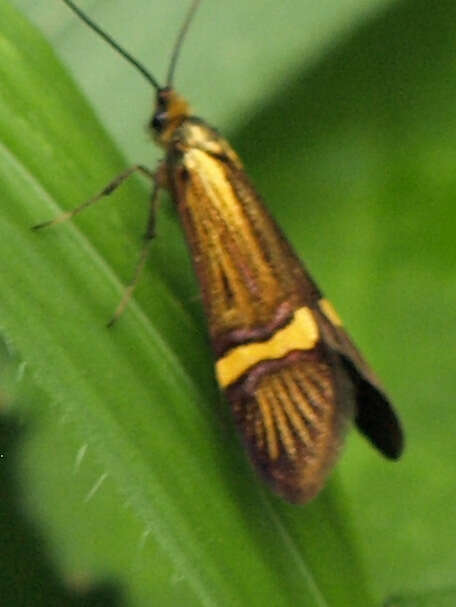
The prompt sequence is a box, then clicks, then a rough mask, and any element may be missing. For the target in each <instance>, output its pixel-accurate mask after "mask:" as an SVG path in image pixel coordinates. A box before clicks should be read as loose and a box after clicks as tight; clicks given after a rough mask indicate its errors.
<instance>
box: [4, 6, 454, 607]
mask: <svg viewBox="0 0 456 607" xmlns="http://www.w3.org/2000/svg"><path fill="white" fill-rule="evenodd" d="M12 4H14V6H15V7H16V8H17V9H19V10H20V12H21V13H22V15H25V16H26V17H27V18H28V19H30V20H31V21H32V22H34V23H35V24H36V25H38V26H39V28H40V29H41V31H42V32H43V33H44V35H45V37H46V38H47V39H48V41H49V42H50V43H51V44H52V46H53V47H54V49H55V51H56V52H57V53H58V55H59V56H60V58H62V59H63V60H64V62H65V63H66V65H67V67H68V69H69V70H70V71H71V73H72V77H73V78H74V79H75V80H76V81H77V83H78V86H79V87H80V88H81V89H82V90H83V91H84V93H85V94H86V95H87V96H88V98H89V99H90V104H91V105H92V106H93V107H94V108H95V112H96V117H95V115H94V114H93V113H92V111H91V110H90V109H89V108H88V107H87V106H86V105H85V103H84V101H83V99H82V98H81V97H80V96H79V94H78V93H77V91H76V90H74V89H73V85H72V83H71V81H70V80H69V79H68V76H66V75H65V74H64V72H63V71H61V68H60V67H59V66H58V65H57V64H56V62H55V59H54V57H53V55H52V53H51V52H50V51H49V50H48V49H47V47H46V46H45V45H44V42H43V41H42V40H41V38H40V36H39V35H38V34H37V33H34V32H33V30H32V29H30V28H29V26H28V25H27V24H26V23H25V22H23V21H22V19H21V18H20V17H19V16H18V15H17V14H16V13H15V11H14V10H13V9H12V8H10V4H9V3H7V2H5V0H4V1H3V2H2V5H1V7H0V79H1V82H2V86H1V90H0V157H1V159H0V196H1V199H2V201H3V202H2V207H3V211H2V213H1V214H0V215H1V217H0V235H1V242H0V256H1V258H2V263H1V264H0V285H1V289H2V297H1V298H0V332H1V335H2V337H3V343H4V347H3V348H2V352H1V360H2V369H1V375H0V413H3V415H2V417H1V418H0V419H1V427H0V456H1V458H0V473H1V475H2V476H1V481H0V486H1V493H0V495H1V499H0V537H1V538H2V539H1V549H0V550H1V552H0V559H1V562H0V597H2V602H1V604H2V605H7V606H9V605H27V606H28V605H33V606H35V605H48V606H49V605H51V606H52V605H116V606H117V605H119V606H120V605H159V606H160V607H161V606H165V607H166V606H167V605H170V606H174V605H185V606H187V605H188V606H191V605H223V606H225V605H230V606H231V605H241V606H243V605H260V604H263V605H264V604H267V605H274V606H275V605H304V606H306V607H307V606H313V605H315V606H319V607H321V606H329V605H331V606H333V605H336V606H343V607H345V606H346V605H347V606H348V605H350V606H356V605H362V606H363V607H365V606H366V605H381V604H384V602H385V601H386V600H387V598H388V597H390V600H389V602H388V605H390V606H393V605H398V606H400V605H407V606H411V605H419V606H426V605H429V606H432V607H438V606H439V605H442V606H443V605H450V604H454V601H453V599H454V598H455V593H454V590H453V589H454V588H455V587H456V580H455V571H456V568H455V565H456V543H455V537H456V522H455V517H454V515H453V511H454V498H455V489H454V480H455V478H456V474H455V472H456V457H455V449H454V432H455V428H456V424H455V421H456V409H455V407H454V406H453V387H454V384H455V379H454V377H455V372H454V358H455V356H454V351H455V348H454V343H455V338H456V307H455V305H454V301H455V295H456V272H455V269H454V268H455V265H456V264H455V261H456V260H455V257H456V255H455V237H454V233H455V227H456V221H455V219H456V208H455V205H454V203H453V200H454V196H455V192H456V170H455V167H456V44H455V36H454V23H456V5H454V3H452V2H450V1H449V0H445V1H443V2H439V3H431V2H425V1H424V0H413V2H412V1H411V0H410V1H402V2H400V1H397V2H392V1H390V2H387V1H381V0H377V1H375V0H369V1H366V2H363V3H359V2H357V1H355V0H338V1H336V0H333V1H328V2H325V3H321V2H317V1H313V0H312V1H311V0H306V1H304V2H298V1H297V0H286V1H284V2H280V3H277V2H264V1H263V2H260V1H256V0H249V1H248V2H244V3H232V4H229V5H228V4H227V3H225V2H216V1H213V2H203V3H202V5H201V7H200V10H199V12H198V15H197V17H196V19H195V21H194V23H193V25H192V28H191V31H190V33H189V36H188V39H187V40H186V42H185V46H184V51H183V54H182V57H181V60H180V63H179V66H178V70H177V77H176V85H177V86H178V88H179V90H180V91H181V92H183V93H184V94H185V95H187V96H188V97H189V99H190V101H191V102H192V104H193V106H194V107H195V110H196V111H197V113H198V114H199V115H201V116H202V117H204V118H205V119H207V120H208V121H209V122H210V123H212V124H215V125H216V126H217V127H218V128H219V129H220V130H221V132H222V133H224V134H225V135H227V137H228V138H229V139H230V141H231V142H232V143H233V145H234V147H235V149H236V150H237V151H238V152H239V153H240V155H241V157H242V158H243V159H244V162H245V165H246V167H247V170H248V172H249V174H250V176H251V177H252V179H253V181H254V183H255V184H256V185H257V187H258V190H259V191H260V192H261V193H262V194H263V196H264V198H265V199H266V201H267V203H268V206H269V208H271V209H272V211H273V213H274V215H275V216H276V217H277V219H278V221H279V223H280V224H281V225H282V226H283V228H284V229H285V231H286V233H287V234H288V236H289V238H290V240H291V241H292V243H293V244H294V246H295V247H296V249H297V251H298V252H299V254H300V255H301V256H302V258H303V259H304V260H305V261H306V264H307V266H308V267H309V268H310V269H311V271H312V273H313V275H314V277H315V278H316V279H317V281H318V283H319V284H320V286H321V287H322V288H323V290H324V291H325V292H326V293H327V294H328V295H329V296H330V298H331V299H332V300H333V301H334V303H335V305H336V308H337V309H338V311H339V313H340V314H341V316H342V317H343V318H344V319H345V322H346V324H347V326H348V327H349V329H350V332H351V334H352V335H353V336H354V339H355V341H356V342H357V343H358V344H359V345H360V347H361V349H362V351H363V352H364V353H365V355H366V357H367V359H368V360H369V361H371V363H372V365H373V367H374V368H375V369H376V371H377V372H378V374H379V376H380V377H381V378H382V380H383V382H384V384H385V386H386V388H387V390H388V392H389V393H390V395H391V397H392V399H393V401H394V402H395V404H396V407H397V410H398V412H399V413H400V416H401V419H402V421H403V424H404V427H405V431H406V438H407V444H406V451H405V454H404V458H403V460H401V461H400V462H399V463H397V464H392V463H390V462H386V461H384V460H383V459H382V458H381V457H380V456H379V455H378V454H377V453H375V452H374V451H373V450H372V449H371V448H370V447H369V446H368V445H367V444H366V443H365V441H364V440H363V439H362V438H360V437H359V436H358V435H357V434H356V432H352V433H351V434H350V436H349V438H348V440H347V447H346V449H345V451H344V454H343V457H342V459H341V462H340V464H339V465H338V467H337V471H336V472H335V473H334V475H333V477H332V478H331V480H330V482H329V486H328V488H327V489H325V490H324V491H323V492H322V494H321V495H320V496H319V497H318V498H317V499H316V500H315V502H313V503H312V504H310V505H309V506H306V507H304V508H297V507H291V506H288V505H286V504H283V503H282V502H281V501H280V500H279V499H277V498H275V497H273V496H271V495H270V494H269V492H268V491H267V489H264V488H263V487H262V486H261V484H260V483H259V482H257V481H256V479H255V478H254V476H253V474H252V472H251V471H250V468H249V466H248V464H247V463H246V461H245V457H244V455H243V453H242V451H241V449H240V445H239V442H238V441H237V438H236V436H235V433H234V431H233V428H232V426H231V422H230V417H229V414H228V412H227V408H226V406H225V404H224V403H223V401H222V400H221V399H220V398H219V396H218V394H217V390H216V388H215V385H214V380H213V376H212V363H211V357H210V352H209V348H208V344H207V338H206V335H205V329H204V318H203V316H202V313H201V309H200V303H199V301H198V297H197V288H196V285H195V282H194V278H193V275H192V272H191V267H190V263H189V261H188V256H187V254H186V249H185V243H184V242H183V238H182V236H181V233H180V229H179V226H178V221H177V218H176V216H175V213H174V210H173V208H172V204H170V203H169V202H168V200H167V199H166V197H164V198H165V199H164V201H163V204H162V208H161V214H160V217H159V220H158V226H157V228H158V234H159V236H158V238H157V241H156V243H154V249H153V253H152V258H151V260H150V263H149V266H148V268H147V272H146V274H145V276H144V277H143V280H142V282H141V284H140V286H139V288H138V291H137V297H136V301H135V303H134V304H132V305H131V306H130V308H129V310H127V311H126V313H125V314H124V317H122V319H121V321H120V322H119V323H118V325H117V326H116V327H115V329H114V330H113V331H111V332H109V331H107V330H106V329H105V327H104V323H105V322H106V321H107V320H109V318H110V314H111V313H112V311H113V310H114V308H115V306H116V304H117V302H118V300H119V297H120V295H121V292H122V285H123V284H125V283H126V282H128V280H129V278H130V276H131V272H132V269H133V267H134V264H135V261H136V258H137V254H138V249H139V246H140V242H141V238H140V237H141V234H142V233H143V230H144V222H145V218H146V215H147V190H146V186H147V184H146V186H145V185H144V184H142V183H141V181H140V180H136V181H135V180H133V181H132V183H129V184H127V185H125V186H124V187H123V188H122V191H121V192H119V194H118V195H116V197H115V200H113V201H109V202H105V203H102V206H100V207H98V208H96V209H93V210H91V211H89V212H88V213H87V214H84V215H83V216H81V217H80V218H78V219H77V220H76V221H74V222H73V224H72V225H67V226H62V227H60V228H59V229H58V230H57V229H56V230H53V231H49V232H46V233H44V232H43V233H41V234H33V233H31V232H30V231H29V226H30V225H33V223H36V222H39V221H42V220H45V219H48V218H49V217H52V216H54V215H55V214H56V213H57V212H58V211H59V209H60V208H71V207H73V206H75V205H76V204H78V203H79V202H81V201H83V200H85V199H86V198H88V197H89V196H90V195H91V194H93V193H94V192H96V191H97V190H98V189H100V188H101V187H102V186H103V185H105V184H106V183H107V182H108V181H109V180H110V179H111V178H112V177H113V176H114V175H116V174H117V173H119V172H120V170H122V168H123V167H125V166H127V165H128V164H132V163H134V162H142V163H144V164H147V165H149V166H153V165H154V162H155V161H156V160H157V159H158V158H159V152H158V151H157V150H156V149H155V148H154V146H152V145H151V143H150V141H149V140H148V136H147V134H145V130H144V126H145V124H146V123H147V120H148V118H149V114H150V112H151V107H152V95H151V92H150V91H149V90H147V88H146V87H145V86H144V82H143V81H142V79H141V78H140V77H138V75H137V74H135V73H134V72H133V70H131V68H129V67H128V66H127V65H125V64H124V62H123V61H122V60H121V59H119V58H118V57H117V56H116V55H115V54H114V53H112V51H110V50H109V49H107V48H105V45H103V43H102V42H100V41H99V40H96V39H95V38H94V36H93V35H92V34H91V33H90V32H88V31H87V29H86V28H84V27H83V25H82V24H81V23H80V22H79V21H77V20H76V19H75V18H74V17H73V16H72V15H71V14H70V13H69V11H68V10H67V9H66V7H64V6H63V5H62V4H61V3H59V2H57V0H56V1H55V2H46V3H36V2H32V1H28V0H14V2H13V3H12ZM187 4H188V3H187V2H183V1H180V0H179V1H178V0H172V1H169V2H167V3H159V2H157V1H149V2H147V1H145V0H144V1H143V0H141V1H140V0H137V1H135V3H134V5H132V3H126V2H120V0H119V1H116V2H113V1H111V2H102V1H100V0H98V1H95V0H94V1H92V2H88V1H86V2H82V1H81V5H82V6H83V7H84V8H86V9H87V11H88V12H89V13H90V14H91V15H92V16H93V17H94V18H96V19H97V20H98V21H100V22H101V23H103V25H104V26H105V28H106V29H107V30H108V31H109V32H111V33H112V35H113V36H114V37H115V38H116V39H118V40H119V41H121V42H122V44H124V45H125V46H126V47H128V49H129V50H130V51H131V52H132V53H133V54H134V55H135V56H138V57H139V58H140V59H141V60H142V61H144V63H146V64H147V65H148V66H149V67H150V69H151V70H152V71H154V72H155V73H156V74H157V77H158V78H161V77H162V76H163V74H165V72H166V66H167V61H168V57H169V53H170V47H171V45H172V40H173V36H174V35H175V32H176V30H177V28H178V26H179V24H180V23H181V21H182V18H183V15H184V13H185V10H186V7H187ZM133 6H134V8H132V7H133ZM97 121H98V122H100V123H101V125H103V126H99V124H98V122H97ZM104 129H106V130H107V131H109V133H110V134H111V135H112V137H113V138H114V140H115V141H116V143H117V145H118V147H119V148H120V150H121V153H122V156H120V155H119V154H118V153H117V152H116V151H115V150H114V149H113V147H112V145H111V143H110V142H109V140H108V139H107V138H106V135H105V132H104ZM391 597H393V598H391Z"/></svg>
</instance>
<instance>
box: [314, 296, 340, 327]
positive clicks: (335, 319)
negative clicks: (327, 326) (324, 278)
mask: <svg viewBox="0 0 456 607" xmlns="http://www.w3.org/2000/svg"><path fill="white" fill-rule="evenodd" d="M318 305H319V306H320V310H321V311H322V312H323V314H324V315H325V316H326V318H327V319H328V320H330V321H331V322H332V324H333V325H336V327H341V326H342V321H341V319H340V317H339V314H338V313H337V312H336V310H335V309H334V306H333V305H332V303H331V302H330V301H329V299H324V298H322V299H320V300H319V302H318Z"/></svg>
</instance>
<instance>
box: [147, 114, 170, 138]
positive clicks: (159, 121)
mask: <svg viewBox="0 0 456 607" xmlns="http://www.w3.org/2000/svg"><path fill="white" fill-rule="evenodd" d="M166 122H167V116H166V113H165V112H158V113H157V114H155V115H154V117H153V118H152V120H151V121H150V126H151V128H152V129H153V130H154V131H157V133H161V131H163V129H164V128H165V125H166Z"/></svg>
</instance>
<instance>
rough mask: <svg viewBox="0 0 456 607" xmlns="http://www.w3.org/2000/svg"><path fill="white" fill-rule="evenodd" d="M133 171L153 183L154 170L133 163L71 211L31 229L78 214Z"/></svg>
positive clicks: (154, 178)
mask: <svg viewBox="0 0 456 607" xmlns="http://www.w3.org/2000/svg"><path fill="white" fill-rule="evenodd" d="M133 173H141V174H142V175H144V177H147V178H148V179H151V180H152V181H153V182H154V183H155V182H156V180H157V178H156V175H155V172H154V171H151V170H150V169H148V168H147V167H145V166H143V165H141V164H135V165H133V166H131V167H130V168H128V169H126V170H125V171H122V173H120V175H117V177H116V178H115V179H113V180H112V181H110V182H109V183H108V185H106V186H105V187H104V188H103V189H102V190H101V191H100V192H98V194H96V195H95V196H92V198H89V200H86V201H85V202H83V203H82V204H81V205H79V206H78V207H76V208H74V209H72V210H71V211H65V212H64V213H61V214H60V215H57V217H55V218H54V219H50V220H49V221H43V223H38V224H36V225H34V226H32V230H41V229H42V228H50V227H51V226H55V225H57V224H58V223H63V222H64V221H67V220H68V219H72V218H73V217H74V216H75V215H79V213H81V212H82V211H85V209H88V208H89V207H91V206H92V205H93V204H95V203H96V202H99V201H100V200H102V199H103V198H105V197H106V196H109V195H110V194H112V193H113V192H115V190H117V188H118V187H119V186H120V185H121V184H122V183H123V182H124V181H125V180H126V179H128V178H129V177H131V175H133Z"/></svg>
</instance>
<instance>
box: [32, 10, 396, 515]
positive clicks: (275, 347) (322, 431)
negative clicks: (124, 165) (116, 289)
mask: <svg viewBox="0 0 456 607" xmlns="http://www.w3.org/2000/svg"><path fill="white" fill-rule="evenodd" d="M63 1H64V2H65V4H67V5H68V6H69V7H70V8H71V9H72V10H73V11H74V12H75V13H76V14H77V15H78V16H79V17H80V18H81V19H83V21H85V23H86V24H87V25H89V27H90V28H91V29H93V30H95V31H96V32H97V33H98V34H99V35H101V36H102V37H103V38H104V39H105V40H106V41H107V42H108V43H109V44H110V45H111V46H112V47H114V49H115V50H116V51H118V52H119V53H120V54H121V55H122V56H123V57H124V58H125V59H126V60H127V61H128V62H129V63H131V64H132V65H133V66H134V67H135V68H136V69H138V70H139V72H140V73H141V74H142V75H143V76H144V77H145V78H146V79H147V81H148V82H149V83H150V84H151V85H152V86H153V87H154V89H155V91H156V101H155V111H154V113H153V116H152V118H151V120H150V123H149V128H150V131H151V133H152V134H153V136H154V139H155V141H156V142H157V143H158V144H159V145H160V146H161V147H162V148H163V149H164V151H165V159H164V160H163V161H162V163H161V164H160V165H159V166H158V168H157V169H156V170H150V169H148V168H147V167H144V166H140V165H136V166H133V167H131V168H129V169H127V170H126V171H125V172H124V173H122V174H121V175H119V176H118V177H117V178H116V179H115V180H114V181H113V182H111V183H110V184H109V185H108V186H107V187H106V188H104V189H103V190H102V191H101V192H100V193H99V194H98V195H97V196H95V197H94V198H92V199H91V200H89V201H87V202H86V203H84V204H83V205H81V206H80V207H77V208H76V209H74V210H73V211H70V212H68V213H65V214H63V215H61V216H59V217H57V218H56V219H54V220H52V221H48V222H45V223H42V224H39V225H38V226H35V228H42V227H45V226H49V225H54V224H56V223H60V222H61V221H64V220H66V219H69V218H71V217H73V216H74V215H76V214H77V213H79V212H81V211H82V210H83V209H85V208H86V207H87V206H89V205H90V204H93V203H94V202H96V201H97V200H99V199H100V198H102V197H104V196H107V195H109V194H111V193H112V192H113V191H114V190H115V189H116V188H117V187H118V186H119V185H120V184H121V183H122V182H123V181H124V180H125V179H126V178H128V177H129V176H130V175H132V174H133V173H135V172H139V173H141V174H142V175H144V176H145V177H146V178H149V179H151V181H152V182H153V190H152V195H151V203H150V213H149V220H148V226H147V232H146V236H147V239H146V245H145V247H144V249H143V252H142V254H141V258H140V262H139V264H138V267H137V271H136V274H135V278H134V280H133V282H132V283H131V284H130V286H129V287H128V288H127V290H126V293H125V296H124V298H123V299H122V301H121V303H120V305H119V307H118V309H117V310H116V313H115V315H114V320H115V319H116V318H117V317H118V316H119V315H120V313H121V312H122V310H123V309H124V307H125V305H126V303H127V301H128V298H129V297H130V295H131V292H132V291H133V288H134V286H135V284H136V281H137V276H138V274H139V272H140V269H141V268H142V266H143V265H144V263H145V260H146V256H147V253H148V250H149V243H150V242H151V240H152V237H153V235H154V217H155V208H156V201H157V197H158V195H159V192H160V190H161V189H166V190H168V191H169V192H170V194H171V197H172V199H173V201H174V204H175V205H176V208H177V211H178V215H179V217H180V221H181V223H182V226H183V230H184V232H185V236H186V239H187V242H188V245H189V249H190V255H191V258H192V260H193V265H194V268H195V272H196V276H197V278H198V281H199V285H200V288H201V294H202V300H203V305H204V310H205V313H206V317H207V324H208V329H209V335H210V340H211V343H212V347H213V351H214V356H215V372H216V377H217V381H218V384H219V386H220V389H221V390H222V391H223V392H224V394H225V396H226V399H227V401H228V402H229V404H230V406H231V409H232V412H233V416H234V420H235V423H236V426H237V428H238V430H239V432H240V434H241V436H242V438H243V442H244V444H245V447H246V449H247V452H248V454H249V456H250V459H251V461H252V462H253V465H254V467H255V468H256V470H257V471H258V472H259V474H260V475H261V476H262V477H263V478H264V479H265V480H266V482H267V483H268V484H269V485H270V487H271V488H272V489H273V491H275V492H276V493H278V494H279V495H281V496H282V497H283V498H285V499H286V500H288V501H290V502H294V503H305V502H307V501H308V500H310V499H311V498H313V497H314V496H315V495H316V494H317V493H318V491H319V490H320V489H321V488H322V486H323V484H324V482H325V480H326V477H327V475H328V473H329V471H330V470H331V468H332V466H333V464H334V462H335V460H336V458H337V456H338V455H339V452H340V449H341V446H342V443H343V439H344V435H345V433H346V430H347V427H348V425H349V424H350V422H351V421H352V420H354V423H355V424H356V426H357V427H358V429H359V430H360V431H361V432H362V433H363V434H364V435H365V436H366V437H367V438H368V439H369V440H370V441H371V442H372V444H373V445H374V446H375V447H376V448H377V449H378V450H379V451H381V452H382V453H383V455H385V456H386V457H387V458H391V459H397V458H399V456H400V455H401V452H402V449H403V433H402V429H401V425H400V422H399V420H398V417H397V416H396V414H395V412H394V410H393V408H392V406H391V404H390V402H389V399H388V397H387V395H386V393H385V391H384V390H383V388H382V386H381V384H380V382H379V380H378V379H377V377H376V375H375V374H374V373H373V371H372V370H371V368H370V367H369V365H368V364H367V363H366V361H365V360H364V359H363V357H362V356H361V354H360V353H359V352H358V350H357V348H356V347H355V345H354V344H353V342H352V341H351V339H350V337H349V336H348V335H347V333H346V331H345V329H344V328H343V325H342V322H341V320H340V318H339V316H338V315H337V313H336V312H335V310H334V308H333V307H332V305H331V303H330V302H329V301H328V299H326V298H325V297H324V295H323V294H322V292H321V291H320V289H319V288H318V286H317V285H316V283H315V282H314V281H313V279H312V278H311V276H310V274H309V272H308V271H307V270H306V268H305V267H304V265H303V264H302V262H301V261H300V260H299V258H298V257H297V255H296V253H295V252H294V250H293V248H292V247H291V245H290V243H289V242H288V240H287V239H286V237H285V236H284V234H283V233H282V231H281V230H280V228H279V227H278V225H277V224H276V222H275V221H274V219H273V218H272V217H271V215H270V214H269V212H268V210H267V208H266V206H265V205H264V203H263V201H262V199H261V197H260V196H259V195H258V193H257V192H256V190H255V188H254V187H253V186H252V184H251V182H250V180H249V178H248V176H247V174H246V172H245V169H244V167H243V164H242V162H241V160H240V159H239V157H238V155H237V154H236V152H235V151H234V150H233V148H232V147H231V146H230V144H229V143H228V142H227V141H226V139H224V138H223V137H222V136H221V135H220V134H219V133H218V131H217V130H216V129H214V128H213V127H211V126H209V125H208V124H207V123H206V122H204V121H203V120H201V119H200V118H198V117H196V116H195V115H194V114H193V113H192V111H191V109H190V106H189V104H188V103H187V101H186V99H184V97H182V96H181V95H179V94H178V93H177V92H176V90H175V89H174V88H173V84H172V82H173V76H174V71H175V66H176V61H177V57H178V55H179V51H180V48H181V45H182V41H183V39H184V37H185V33H186V31H187V29H188V26H189V23H190V21H191V18H192V16H193V14H194V12H195V10H196V7H197V5H198V3H199V2H198V0H196V1H193V3H192V5H191V7H190V10H189V12H188V14H187V17H186V19H185V22H184V24H183V26H182V28H181V30H180V33H179V35H178V38H177V41H176V43H175V46H174V51H173V54H172V58H171V62H170V66H169V71H168V77H167V79H166V84H165V85H164V86H161V85H159V84H158V81H157V80H156V79H155V77H154V76H153V75H152V74H151V73H150V72H148V71H147V70H146V69H145V68H144V67H143V65H142V64H140V63H139V62H138V61H136V59H134V58H133V57H132V56H131V55H130V54H129V53H127V52H126V51H125V50H124V49H123V48H121V47H120V46H119V45H118V44H117V43H116V42H115V41H114V40H113V39H112V38H111V37H110V36H108V35H107V34H106V33H105V32H104V31H103V30H101V29H100V28H99V27H98V25H96V24H95V23H94V22H93V21H91V20H90V19H89V18H88V17H87V15H85V14H84V13H82V12H81V11H80V9H79V8H78V7H76V6H75V5H74V4H73V2H72V1H71V0H63Z"/></svg>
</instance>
